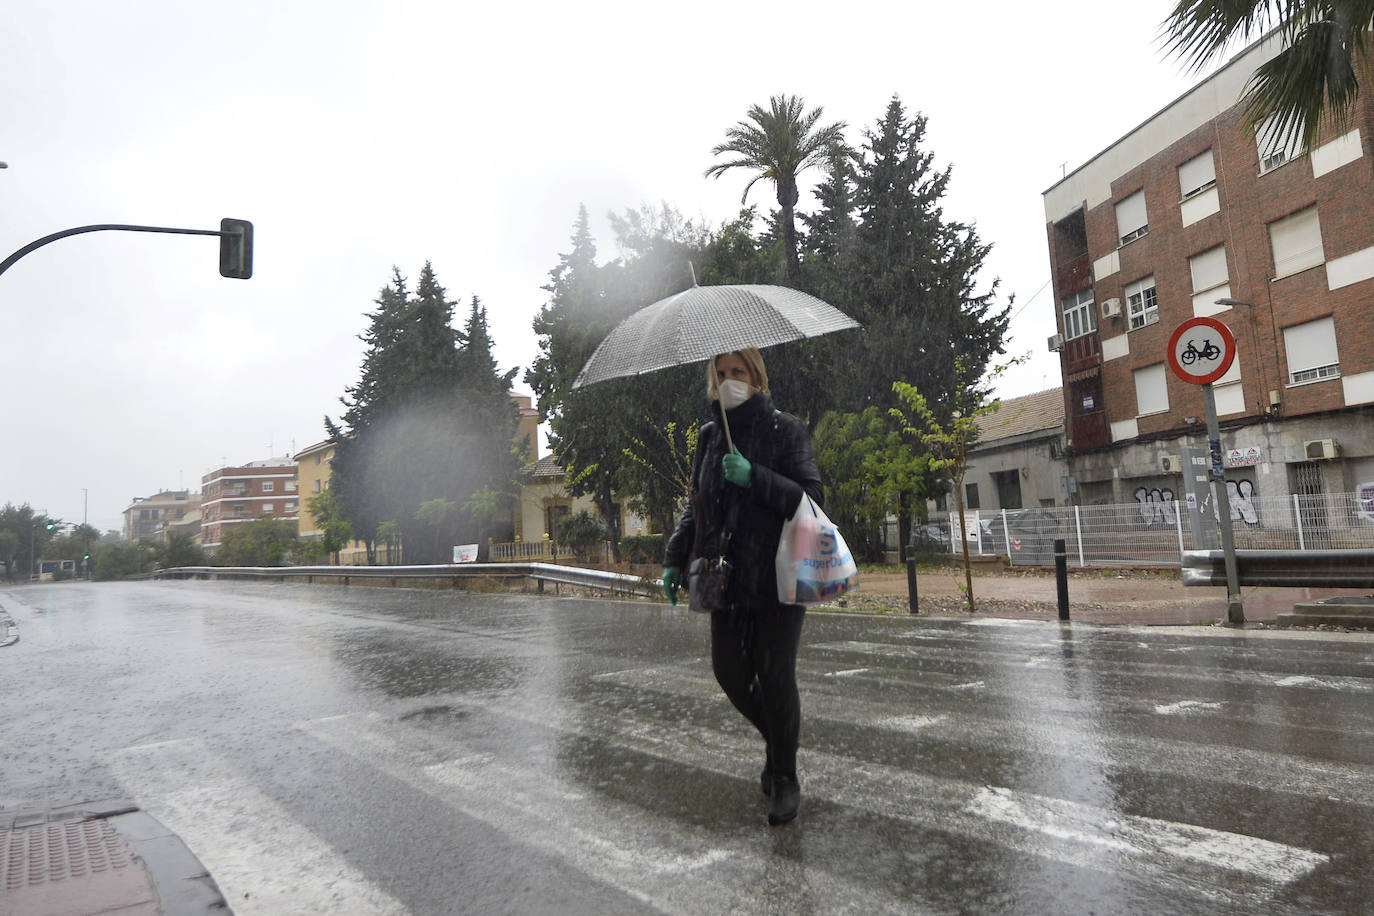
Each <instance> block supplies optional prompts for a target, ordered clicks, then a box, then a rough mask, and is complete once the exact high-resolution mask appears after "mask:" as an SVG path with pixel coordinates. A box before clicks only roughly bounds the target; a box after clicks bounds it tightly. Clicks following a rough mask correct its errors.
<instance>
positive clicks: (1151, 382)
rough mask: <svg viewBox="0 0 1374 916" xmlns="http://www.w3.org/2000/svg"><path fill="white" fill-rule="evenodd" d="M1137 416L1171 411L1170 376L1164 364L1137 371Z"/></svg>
mask: <svg viewBox="0 0 1374 916" xmlns="http://www.w3.org/2000/svg"><path fill="white" fill-rule="evenodd" d="M1134 374H1135V407H1136V416H1138V417H1143V416H1145V415H1147V414H1152V413H1164V412H1165V411H1167V410H1168V409H1169V383H1168V374H1167V373H1166V372H1165V367H1164V364H1163V363H1156V364H1155V365H1153V366H1146V367H1145V368H1144V369H1137V370H1135V373H1134Z"/></svg>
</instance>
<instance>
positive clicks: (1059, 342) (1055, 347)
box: [1050, 334, 1064, 353]
mask: <svg viewBox="0 0 1374 916" xmlns="http://www.w3.org/2000/svg"><path fill="white" fill-rule="evenodd" d="M1062 349H1064V335H1063V334H1051V335H1050V352H1051V353H1058V352H1059V351H1060V350H1062Z"/></svg>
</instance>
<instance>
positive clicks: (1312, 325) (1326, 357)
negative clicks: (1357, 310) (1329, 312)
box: [1283, 318, 1340, 376]
mask: <svg viewBox="0 0 1374 916" xmlns="http://www.w3.org/2000/svg"><path fill="white" fill-rule="evenodd" d="M1283 343H1284V348H1285V349H1286V350H1287V351H1288V373H1289V375H1290V376H1291V375H1295V374H1297V373H1299V372H1302V371H1303V370H1304V369H1316V368H1318V367H1320V366H1331V365H1335V364H1337V363H1339V362H1340V359H1339V357H1338V356H1337V351H1336V325H1335V322H1333V321H1332V320H1331V319H1330V318H1318V319H1317V320H1316V321H1309V322H1307V323H1305V324H1297V325H1294V326H1293V327H1291V328H1284V329H1283Z"/></svg>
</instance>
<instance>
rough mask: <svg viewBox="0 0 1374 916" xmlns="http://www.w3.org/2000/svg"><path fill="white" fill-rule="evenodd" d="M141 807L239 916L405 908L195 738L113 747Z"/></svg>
mask: <svg viewBox="0 0 1374 916" xmlns="http://www.w3.org/2000/svg"><path fill="white" fill-rule="evenodd" d="M111 764H112V766H113V768H114V771H115V774H116V776H117V777H118V778H119V781H120V783H122V784H123V786H124V788H125V789H126V790H127V791H128V792H129V794H130V795H131V796H133V798H134V799H135V800H136V801H137V802H138V804H139V807H141V808H143V809H144V810H146V811H147V812H148V813H150V814H151V815H153V816H154V817H156V818H157V819H158V820H159V821H161V822H162V823H163V825H165V826H166V827H167V828H168V829H169V830H171V831H172V832H173V833H176V834H177V835H178V836H180V837H181V838H182V840H183V841H185V843H186V845H187V846H189V847H190V848H191V850H192V852H194V853H195V855H196V857H197V858H199V859H200V861H201V863H202V864H204V865H205V867H206V869H208V870H209V872H210V875H211V877H213V878H214V879H215V883H216V884H218V885H219V889H220V891H221V892H222V893H223V894H224V897H225V899H226V900H227V901H228V903H229V906H230V908H231V909H233V911H234V912H235V913H237V914H238V916H255V914H264V916H294V914H301V916H316V914H319V913H349V914H358V916H374V914H376V916H393V914H397V916H399V914H404V913H407V912H408V910H407V908H406V907H405V906H403V905H402V904H401V903H400V901H398V900H396V899H395V898H393V897H391V896H390V895H388V894H387V893H386V892H384V891H382V890H381V889H380V888H378V887H377V886H376V885H374V884H372V883H371V882H370V881H369V880H368V879H367V877H366V876H365V875H363V874H362V873H361V872H359V871H357V870H356V869H354V868H353V867H352V866H351V865H349V864H348V863H347V862H346V861H345V860H344V859H343V858H342V857H341V856H339V855H338V854H337V853H336V852H335V851H334V849H333V847H331V846H330V845H329V844H328V843H325V842H324V841H322V840H320V839H319V838H318V837H316V836H315V835H314V834H313V833H311V832H310V831H309V830H308V829H306V828H305V827H303V826H302V825H300V824H299V823H297V822H296V821H295V820H293V819H292V818H291V817H290V815H288V814H287V813H286V812H285V811H284V810H283V809H282V808H281V806H279V805H278V804H277V803H276V802H274V801H272V799H270V798H268V797H267V796H266V795H264V794H263V793H262V792H260V791H258V789H257V788H256V787H255V786H254V785H253V784H252V783H251V782H249V781H248V780H247V779H244V778H243V777H242V776H240V775H239V774H238V773H236V772H235V771H234V770H233V768H232V767H230V766H229V765H228V764H227V763H226V762H225V761H223V760H222V759H221V758H219V757H218V756H217V755H215V754H214V753H212V752H211V751H210V750H209V749H208V748H207V747H205V745H204V744H203V743H202V742H201V741H199V740H192V739H187V740H178V741H167V742H162V743H158V744H145V745H141V746H138V747H130V748H125V749H123V750H119V751H115V752H114V753H113V755H112V760H111Z"/></svg>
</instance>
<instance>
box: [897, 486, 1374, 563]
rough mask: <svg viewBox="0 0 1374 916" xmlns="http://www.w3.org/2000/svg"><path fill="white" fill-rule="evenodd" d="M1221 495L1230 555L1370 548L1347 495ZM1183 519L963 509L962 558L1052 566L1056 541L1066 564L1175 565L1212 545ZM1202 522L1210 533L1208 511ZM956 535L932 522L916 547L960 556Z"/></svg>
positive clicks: (1163, 512)
mask: <svg viewBox="0 0 1374 916" xmlns="http://www.w3.org/2000/svg"><path fill="white" fill-rule="evenodd" d="M1228 495H1229V496H1230V499H1231V525H1232V530H1233V532H1234V534H1235V541H1236V547H1237V548H1238V549H1254V550H1340V549H1364V550H1368V549H1374V503H1371V501H1369V500H1361V499H1360V498H1359V496H1358V495H1357V494H1355V493H1332V494H1323V495H1315V496H1299V495H1296V494H1295V495H1293V496H1289V497H1276V498H1263V497H1258V496H1254V495H1253V493H1251V492H1231V493H1229V494H1228ZM1186 513H1187V507H1186V506H1183V505H1180V504H1178V503H1176V502H1174V501H1172V500H1162V501H1143V502H1133V503H1125V504H1118V505H1103V506H1062V507H1054V508H1037V509H1002V510H992V511H989V510H982V511H977V510H970V511H969V512H967V513H966V516H967V518H968V522H967V524H966V525H965V526H964V527H965V528H966V530H967V537H968V545H969V553H970V554H974V555H978V556H996V555H1000V556H1004V557H1007V558H1008V560H1009V562H1010V563H1011V565H1013V566H1048V565H1051V564H1053V562H1054V541H1055V539H1056V538H1063V539H1064V541H1065V545H1066V546H1067V548H1068V558H1069V563H1070V565H1077V566H1178V565H1179V563H1180V561H1181V559H1182V556H1183V552H1184V551H1185V550H1204V549H1209V548H1213V547H1215V546H1216V544H1215V543H1205V542H1204V543H1198V542H1197V539H1195V538H1194V536H1193V531H1192V525H1191V524H1189V521H1188V518H1187V515H1186ZM1210 516H1211V527H1212V528H1213V529H1215V528H1216V525H1217V521H1216V519H1217V515H1216V509H1215V506H1213V507H1212V511H1211V513H1210ZM1206 520H1207V513H1206V512H1205V511H1204V522H1205V521H1206ZM959 528H960V526H959V524H958V516H957V515H956V514H951V515H950V517H948V518H946V519H940V520H932V523H931V524H929V525H926V526H925V527H924V529H923V530H924V531H925V535H924V536H923V537H924V541H925V542H926V543H928V544H931V543H933V544H936V545H938V546H942V547H944V548H945V549H948V550H949V551H950V552H953V553H958V552H961V551H960V550H959V537H960V532H959ZM951 533H952V536H951ZM1211 535H1213V536H1214V535H1215V531H1212V532H1211Z"/></svg>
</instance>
